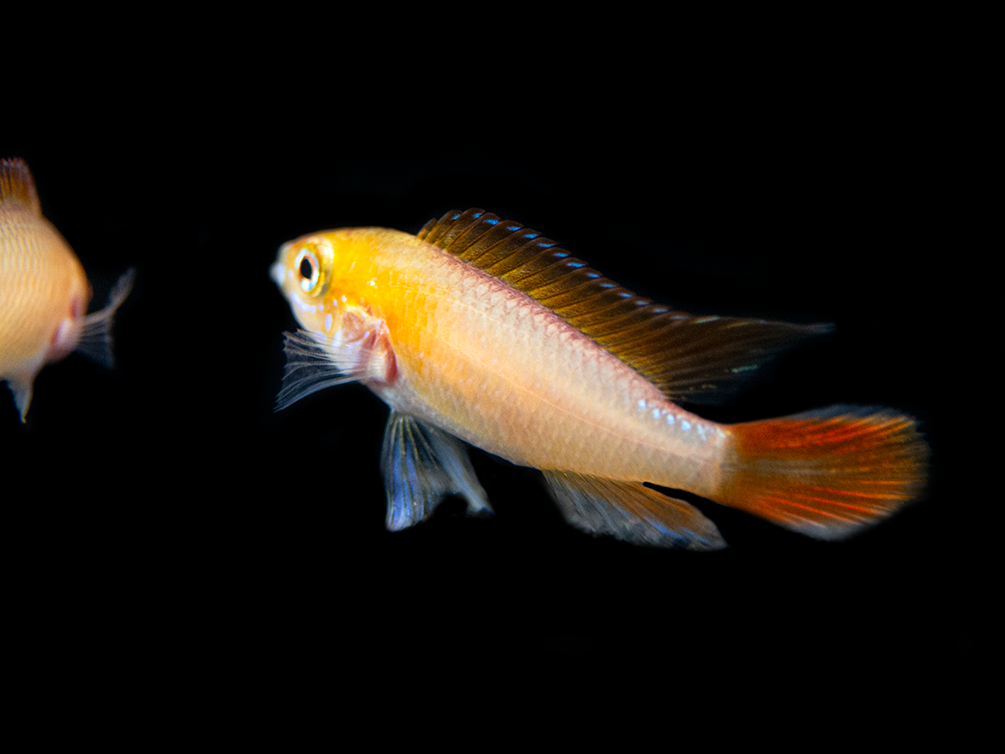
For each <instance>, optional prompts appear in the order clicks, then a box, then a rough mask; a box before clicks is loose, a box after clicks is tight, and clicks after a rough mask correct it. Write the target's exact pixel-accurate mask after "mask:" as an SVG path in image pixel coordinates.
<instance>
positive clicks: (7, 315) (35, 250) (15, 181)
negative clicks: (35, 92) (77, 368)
mask: <svg viewBox="0 0 1005 754" xmlns="http://www.w3.org/2000/svg"><path fill="white" fill-rule="evenodd" d="M134 276H135V271H134V270H129V271H127V272H126V273H125V274H124V275H123V276H122V277H121V278H120V279H119V280H118V282H117V283H116V285H115V286H114V288H113V289H112V292H111V294H110V295H109V300H108V305H107V306H106V307H105V308H104V309H101V310H100V311H97V312H93V313H91V314H86V311H87V306H88V303H89V302H90V300H91V285H90V283H89V282H88V280H87V276H86V274H85V273H84V268H83V266H82V265H81V264H80V260H79V259H77V256H76V254H74V253H73V249H72V248H70V245H69V244H68V243H67V242H66V239H64V238H63V236H62V235H61V234H60V233H59V231H58V230H56V228H55V227H54V226H53V225H52V223H50V222H49V221H48V220H46V218H45V217H44V216H43V215H42V208H41V205H40V203H39V200H38V192H37V191H36V189H35V179H34V177H33V176H32V174H31V170H30V169H29V168H28V165H27V164H26V163H25V162H24V161H23V160H21V159H17V158H13V159H3V160H0V380H4V381H6V382H7V386H8V387H9V388H10V390H11V392H12V393H13V395H14V403H15V405H16V406H17V410H18V412H19V413H20V414H21V421H22V422H24V421H25V419H26V417H27V415H28V408H29V406H30V405H31V398H32V387H33V385H34V382H35V377H36V376H37V375H38V373H39V372H40V371H41V369H42V367H43V366H45V365H46V364H49V363H52V362H55V361H59V360H60V359H62V358H64V357H65V356H67V355H68V354H70V353H71V352H73V351H79V352H81V353H83V354H85V355H87V356H89V357H91V358H92V359H95V360H96V361H98V362H100V363H102V364H105V365H106V366H109V367H110V366H112V363H113V358H112V350H111V348H112V339H111V327H112V320H113V316H114V314H115V311H116V309H118V308H119V306H120V305H121V304H122V302H123V301H124V300H125V299H126V297H127V296H128V295H129V291H130V289H131V288H132V284H133V279H134Z"/></svg>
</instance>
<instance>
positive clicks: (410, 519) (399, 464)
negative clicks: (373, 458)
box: [380, 411, 492, 531]
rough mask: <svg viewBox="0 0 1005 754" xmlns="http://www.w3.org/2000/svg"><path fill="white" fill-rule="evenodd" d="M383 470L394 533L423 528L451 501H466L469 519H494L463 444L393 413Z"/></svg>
mask: <svg viewBox="0 0 1005 754" xmlns="http://www.w3.org/2000/svg"><path fill="white" fill-rule="evenodd" d="M380 467H381V472H382V473H383V475H384V486H385V489H386V491H387V528H388V529H390V530H391V531H400V530H401V529H406V528H408V527H409V526H414V525H415V524H417V523H419V522H420V521H422V520H423V519H425V518H426V517H428V516H429V515H430V514H431V513H432V512H433V510H434V509H435V508H436V506H437V505H439V503H440V501H441V500H443V498H445V497H447V496H448V495H454V494H456V495H460V496H461V497H463V498H464V500H465V501H466V502H467V506H468V512H469V513H471V514H475V515H477V514H481V513H492V507H491V506H490V505H489V502H488V497H487V495H486V494H485V490H484V489H483V488H482V486H481V485H480V484H479V483H478V479H477V477H476V476H475V471H474V469H473V468H472V467H471V461H470V460H468V454H467V450H466V449H465V447H464V445H463V444H462V443H461V441H460V440H458V439H456V438H455V437H453V436H452V435H450V434H448V433H446V432H444V431H442V430H440V429H437V428H436V427H433V426H431V425H429V424H426V423H425V422H422V421H420V420H418V419H416V418H415V417H412V416H408V415H407V414H402V413H399V412H397V411H391V415H390V416H389V417H388V420H387V427H386V428H385V430H384V446H383V448H382V449H381V454H380Z"/></svg>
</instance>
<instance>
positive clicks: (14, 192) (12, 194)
mask: <svg viewBox="0 0 1005 754" xmlns="http://www.w3.org/2000/svg"><path fill="white" fill-rule="evenodd" d="M0 202H21V203H22V204H24V205H25V206H26V207H28V208H29V209H30V210H31V211H32V212H34V213H35V214H36V215H41V214H42V206H41V205H40V204H39V203H38V193H37V192H36V191H35V179H34V178H32V175H31V171H30V170H29V169H28V165H27V164H26V163H25V161H24V160H21V159H19V158H17V157H14V158H12V159H6V160H0Z"/></svg>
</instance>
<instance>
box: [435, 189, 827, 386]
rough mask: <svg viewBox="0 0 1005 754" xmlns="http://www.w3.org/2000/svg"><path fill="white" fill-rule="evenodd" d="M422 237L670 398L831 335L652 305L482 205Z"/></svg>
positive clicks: (734, 380) (815, 328) (447, 218)
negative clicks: (544, 311)
mask: <svg viewBox="0 0 1005 754" xmlns="http://www.w3.org/2000/svg"><path fill="white" fill-rule="evenodd" d="M418 237H419V238H420V239H421V240H424V241H426V242H428V243H432V244H435V245H436V246H439V247H440V248H442V249H443V250H444V251H447V252H448V253H450V254H453V255H455V256H457V257H459V258H460V259H463V260H465V261H467V262H469V263H471V264H473V265H474V266H476V267H477V268H478V269H480V270H482V271H483V272H487V273H489V274H491V275H494V276H495V277H497V278H499V279H501V280H503V281H505V282H507V283H509V284H510V285H512V286H513V287H514V288H516V289H517V290H519V291H522V292H523V293H525V294H527V295H528V296H531V297H532V298H533V299H535V300H536V301H537V302H538V303H540V304H541V305H542V306H545V307H547V308H549V309H550V310H551V311H553V312H555V313H556V314H557V315H559V316H560V317H562V318H563V319H564V320H565V321H566V322H568V323H569V324H570V325H572V326H573V327H575V328H576V329H577V330H579V331H580V332H582V333H583V334H584V335H586V336H588V337H590V338H592V339H593V340H594V341H595V342H596V343H598V344H599V345H600V346H602V347H604V348H605V349H607V350H608V351H610V352H611V353H613V354H614V355H615V356H617V357H619V358H620V359H622V360H623V361H624V362H625V363H627V364H628V365H629V366H631V367H632V368H633V369H635V370H636V371H637V372H639V373H640V374H642V375H643V376H645V377H646V378H647V379H649V380H650V381H652V382H653V383H654V384H655V385H656V386H657V387H659V388H660V389H661V390H662V391H663V393H664V394H665V395H666V396H667V397H668V398H670V399H673V400H685V401H690V402H693V403H710V402H715V401H719V400H722V399H723V398H724V397H726V395H727V394H728V391H729V389H731V388H735V387H738V383H739V381H740V379H741V378H742V377H744V376H746V375H747V374H748V373H749V372H750V371H751V370H753V369H755V368H756V367H757V365H758V364H760V363H761V362H763V361H765V360H766V359H767V358H768V357H770V356H771V355H772V354H773V353H775V352H777V351H779V350H781V349H783V348H786V347H788V346H791V345H793V344H794V343H796V342H798V341H799V340H802V339H804V338H807V337H810V336H813V335H817V334H820V333H823V332H827V331H828V330H829V329H830V328H829V326H827V325H791V324H787V323H783V322H769V321H766V320H753V319H739V318H732V317H708V316H693V315H690V314H686V313H684V312H679V311H675V310H673V309H671V308H670V307H668V306H661V305H658V304H653V303H652V302H651V301H650V300H649V299H645V298H642V297H640V296H636V295H635V294H634V293H632V292H631V291H629V290H626V289H625V288H623V287H621V286H619V285H618V284H617V283H615V282H613V281H611V280H608V279H607V278H605V277H603V276H602V275H601V274H600V273H599V272H597V271H596V270H593V269H592V268H590V267H588V266H587V265H586V263H585V262H582V261H581V260H579V259H576V258H575V257H573V256H571V255H570V254H569V253H568V252H567V251H565V250H564V249H562V248H560V247H559V246H558V244H557V243H556V242H554V241H552V240H550V239H548V238H545V237H544V236H542V235H541V234H540V233H537V232H536V231H533V230H530V229H529V228H524V227H523V226H522V225H520V224H519V223H515V222H510V221H504V220H500V219H499V218H498V217H497V216H496V215H493V214H491V213H487V212H485V211H484V210H481V209H469V210H467V211H465V212H459V211H456V210H453V211H451V212H448V213H446V214H445V215H443V217H441V218H440V219H439V220H430V221H429V222H428V223H426V225H425V226H424V227H423V228H422V230H421V231H419V233H418Z"/></svg>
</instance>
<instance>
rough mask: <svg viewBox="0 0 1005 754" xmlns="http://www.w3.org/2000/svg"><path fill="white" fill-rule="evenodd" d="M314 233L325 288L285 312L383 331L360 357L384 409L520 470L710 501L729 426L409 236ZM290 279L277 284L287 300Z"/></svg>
mask: <svg viewBox="0 0 1005 754" xmlns="http://www.w3.org/2000/svg"><path fill="white" fill-rule="evenodd" d="M309 238H314V236H311V237H309ZM323 238H324V240H325V241H326V242H327V243H328V244H330V245H331V248H332V253H333V266H332V269H333V272H332V277H331V281H330V285H329V288H328V293H327V295H326V296H325V297H324V300H323V301H321V302H319V303H318V305H317V308H314V309H311V307H310V305H306V306H303V305H302V306H297V305H294V307H293V312H294V314H295V316H296V317H297V319H298V320H299V321H300V323H301V325H302V326H303V327H304V328H305V329H307V330H310V331H313V332H324V333H326V334H328V335H332V334H334V333H335V332H336V331H337V330H338V329H339V328H343V327H345V326H346V325H348V326H349V327H351V328H352V329H353V330H354V331H356V330H364V331H365V330H367V329H373V330H382V329H384V328H386V335H384V336H382V337H384V340H383V341H382V343H381V345H382V348H383V349H384V350H382V351H381V353H380V355H379V356H369V357H368V358H370V359H371V360H373V361H374V362H375V363H374V364H371V365H370V367H369V368H370V369H373V370H374V372H375V373H376V374H378V376H377V377H376V378H374V379H371V380H366V381H365V382H366V384H367V385H368V386H369V387H370V388H371V389H372V390H373V391H374V392H375V393H377V394H378V395H379V396H380V397H381V398H383V399H384V400H385V402H387V404H388V405H390V406H391V407H392V408H394V409H397V410H399V411H402V412H404V413H407V414H411V415H414V416H417V417H419V418H421V419H424V420H426V421H429V422H430V423H432V424H434V425H436V426H438V427H440V428H442V429H445V430H446V431H448V432H450V433H451V434H454V435H456V436H457V437H460V438H461V439H463V440H465V441H467V442H469V443H471V444H473V445H477V446H478V447H480V448H482V449H484V450H487V451H489V452H490V453H494V454H496V455H499V456H502V457H503V458H506V459H507V460H509V461H512V462H513V463H516V464H520V465H522V466H533V467H536V468H539V469H563V470H569V471H575V472H579V473H584V474H595V475H600V476H604V477H608V478H612V479H621V480H641V481H648V482H654V483H657V484H662V485H665V486H668V487H676V488H682V489H689V490H695V491H698V492H699V494H704V495H706V496H709V497H711V496H713V493H714V490H715V488H716V485H717V477H718V469H719V461H720V459H721V456H722V453H723V451H724V448H725V447H726V444H727V443H728V441H729V435H728V433H727V432H726V431H724V428H721V427H719V426H718V425H715V424H712V423H711V422H707V421H705V420H702V419H699V418H698V417H697V416H695V415H693V414H690V413H688V412H686V411H684V410H683V409H681V408H679V407H677V406H675V405H673V404H672V403H670V402H669V401H668V400H666V399H665V398H664V397H663V396H662V395H661V393H660V391H659V390H658V389H657V388H656V387H654V386H653V385H652V384H651V383H650V382H649V381H648V380H646V379H645V378H644V377H642V376H641V375H639V374H638V373H637V372H635V371H634V370H632V369H631V368H630V367H628V366H627V365H626V364H625V363H624V362H623V361H621V360H620V359H618V358H617V357H615V356H613V355H611V354H610V353H608V352H607V351H605V350H604V349H602V348H599V347H598V346H597V345H596V344H595V343H594V342H593V341H591V340H590V339H589V338H587V337H586V336H584V335H583V334H582V333H580V332H578V331H577V330H576V329H575V328H573V327H572V326H570V325H569V324H567V323H566V322H564V321H563V320H562V319H560V318H559V317H558V316H557V315H555V314H554V313H553V312H551V311H548V310H547V309H545V308H544V307H541V306H540V305H539V304H537V303H536V302H534V301H533V299H531V298H530V297H528V296H526V295H524V294H522V293H520V292H519V291H516V290H514V289H513V288H511V287H509V286H507V285H506V284H505V283H504V282H502V281H500V280H498V279H497V278H494V277H492V276H491V275H488V274H486V273H484V272H482V271H480V270H478V269H476V268H474V267H472V266H471V265H469V264H467V263H465V262H464V261H462V260H460V259H457V258H455V257H452V256H450V255H449V254H447V253H446V252H445V251H443V250H442V249H439V248H437V247H436V246H433V245H432V244H429V243H425V242H423V241H420V240H419V239H417V238H416V237H415V236H413V235H409V234H407V233H402V232H399V231H395V230H387V229H383V228H356V229H350V230H341V231H334V232H329V233H326V234H324V235H323ZM296 250H297V246H296V244H294V245H293V246H292V247H290V250H289V251H288V252H287V253H288V254H293V253H295V252H296ZM291 264H292V262H291ZM287 269H289V267H287ZM290 271H291V272H292V270H290ZM295 283H296V281H294V280H292V279H291V278H290V279H289V280H288V282H287V284H286V286H288V289H289V290H291V291H292V292H293V293H294V295H295V292H296V286H295ZM343 298H345V301H343ZM329 316H330V317H331V319H330V320H329V319H328V318H329ZM326 322H330V327H326ZM381 323H383V325H381ZM385 360H386V361H387V362H388V363H392V364H393V370H391V371H390V372H389V373H387V374H386V375H385V373H384V370H385V367H384V366H383V363H384V361H385Z"/></svg>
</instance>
